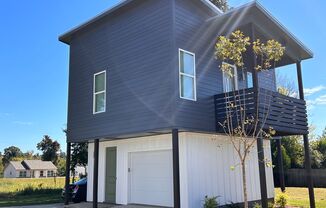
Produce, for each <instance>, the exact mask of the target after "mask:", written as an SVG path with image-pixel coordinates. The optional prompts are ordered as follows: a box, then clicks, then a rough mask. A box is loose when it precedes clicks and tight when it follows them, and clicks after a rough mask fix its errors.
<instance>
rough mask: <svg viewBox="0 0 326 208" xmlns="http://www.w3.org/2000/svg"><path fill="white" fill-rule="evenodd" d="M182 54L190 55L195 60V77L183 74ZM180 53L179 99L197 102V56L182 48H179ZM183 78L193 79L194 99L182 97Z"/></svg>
mask: <svg viewBox="0 0 326 208" xmlns="http://www.w3.org/2000/svg"><path fill="white" fill-rule="evenodd" d="M181 52H183V53H187V54H190V55H192V56H193V58H194V61H193V62H194V63H193V64H194V75H191V74H187V73H184V72H181ZM178 53H179V97H180V98H181V99H185V100H191V101H197V78H196V77H197V76H196V54H195V53H192V52H190V51H186V50H184V49H181V48H179V50H178ZM182 76H186V77H190V78H191V79H193V82H194V98H193V99H192V98H187V97H183V96H182V83H181V78H182Z"/></svg>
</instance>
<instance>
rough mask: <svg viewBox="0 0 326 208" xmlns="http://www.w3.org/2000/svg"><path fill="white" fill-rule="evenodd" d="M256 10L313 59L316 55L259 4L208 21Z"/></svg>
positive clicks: (232, 10) (248, 5) (249, 4)
mask: <svg viewBox="0 0 326 208" xmlns="http://www.w3.org/2000/svg"><path fill="white" fill-rule="evenodd" d="M251 8H256V9H258V10H259V11H260V12H262V13H263V14H264V15H265V16H266V17H267V18H268V19H269V20H270V21H272V22H273V23H274V24H275V25H276V26H277V27H278V28H279V29H280V30H281V31H282V32H284V33H285V34H286V35H287V36H288V37H289V38H290V39H292V40H293V41H294V42H295V43H296V44H297V45H298V46H299V47H300V48H301V49H302V50H304V51H305V53H306V54H307V57H306V58H305V59H309V58H313V56H314V54H313V52H312V51H311V50H310V49H309V48H308V47H307V46H306V45H304V44H303V43H302V42H301V41H300V40H299V39H298V38H297V37H296V36H294V35H293V34H292V33H291V32H290V31H289V30H288V29H287V28H286V27H285V26H284V25H283V24H281V23H280V22H279V21H278V20H277V19H276V18H275V17H274V16H273V15H272V14H271V13H270V12H269V11H267V10H266V9H265V8H264V7H263V6H262V5H261V4H260V3H259V2H257V1H252V2H249V3H246V4H243V5H241V6H239V7H236V8H234V9H231V10H229V11H227V12H225V13H224V14H223V15H220V16H215V17H212V18H209V19H208V20H207V21H214V20H217V18H223V17H224V18H225V17H227V16H230V15H233V14H234V13H235V14H236V13H241V12H242V11H244V10H247V9H251Z"/></svg>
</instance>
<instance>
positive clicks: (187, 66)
mask: <svg viewBox="0 0 326 208" xmlns="http://www.w3.org/2000/svg"><path fill="white" fill-rule="evenodd" d="M179 83H180V97H181V98H184V99H188V100H194V101H195V100H196V62H195V54H194V53H191V52H188V51H185V50H182V49H179Z"/></svg>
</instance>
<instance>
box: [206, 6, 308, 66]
mask: <svg viewBox="0 0 326 208" xmlns="http://www.w3.org/2000/svg"><path fill="white" fill-rule="evenodd" d="M207 22H208V23H210V24H212V25H215V27H216V28H218V30H219V32H220V33H222V34H230V33H231V32H233V31H234V30H235V29H239V27H241V26H245V25H248V24H253V26H254V27H255V29H256V31H259V32H260V33H261V34H263V35H265V36H270V37H267V38H273V39H276V40H278V39H279V40H278V41H279V42H281V43H282V44H283V45H284V44H285V47H286V52H287V54H288V55H290V56H291V59H292V61H288V62H287V63H284V65H285V64H289V63H292V62H293V61H294V62H295V61H300V60H305V59H309V58H312V57H313V52H312V51H311V50H310V49H309V48H308V47H306V46H305V45H304V44H303V43H302V42H301V41H300V40H299V39H298V38H297V37H295V36H294V35H293V34H292V33H291V32H290V31H289V30H288V29H287V28H286V27H285V26H283V25H282V24H281V23H280V22H279V21H278V20H277V19H276V18H275V17H274V16H272V14H270V13H269V12H268V11H267V10H266V9H265V8H264V7H263V6H262V5H261V4H260V3H259V2H257V1H252V2H249V3H247V4H244V5H242V6H240V7H237V8H234V9H231V10H229V11H227V12H225V13H223V14H222V15H217V16H215V17H212V18H210V19H208V21H207Z"/></svg>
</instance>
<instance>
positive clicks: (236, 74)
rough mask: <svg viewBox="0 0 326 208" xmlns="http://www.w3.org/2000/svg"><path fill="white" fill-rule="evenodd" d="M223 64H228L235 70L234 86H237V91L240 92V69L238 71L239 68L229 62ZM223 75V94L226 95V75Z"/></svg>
mask: <svg viewBox="0 0 326 208" xmlns="http://www.w3.org/2000/svg"><path fill="white" fill-rule="evenodd" d="M223 64H228V65H230V66H231V67H232V68H233V70H234V85H235V86H234V87H235V90H239V83H238V82H239V80H238V69H237V67H236V66H235V65H233V64H229V63H227V62H223ZM222 74H223V92H224V93H226V89H225V86H226V83H225V75H226V73H225V72H222Z"/></svg>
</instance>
